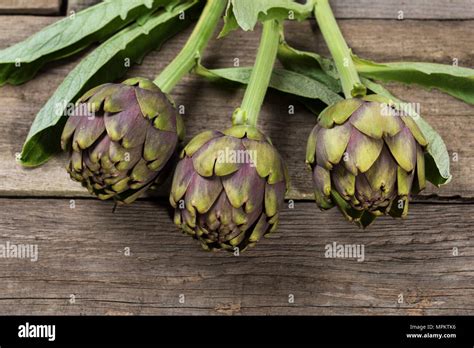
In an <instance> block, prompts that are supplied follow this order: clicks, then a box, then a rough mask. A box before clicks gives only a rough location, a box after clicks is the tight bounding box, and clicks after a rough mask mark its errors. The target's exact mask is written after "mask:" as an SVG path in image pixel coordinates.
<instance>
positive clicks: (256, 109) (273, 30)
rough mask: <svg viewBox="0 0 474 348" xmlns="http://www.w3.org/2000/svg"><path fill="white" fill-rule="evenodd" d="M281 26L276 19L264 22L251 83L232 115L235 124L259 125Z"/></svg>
mask: <svg viewBox="0 0 474 348" xmlns="http://www.w3.org/2000/svg"><path fill="white" fill-rule="evenodd" d="M280 28H281V24H280V23H279V22H278V21H276V20H267V21H265V22H263V31H262V38H261V39H260V45H259V47H258V52H257V57H256V59H255V64H254V66H253V69H252V74H251V75H250V80H249V84H248V86H247V89H246V90H245V95H244V98H243V100H242V105H241V106H240V108H239V109H237V110H236V111H235V112H234V115H233V117H232V118H233V120H232V123H233V124H234V125H243V124H247V125H252V126H256V125H257V120H258V115H259V114H260V109H261V107H262V104H263V100H264V99H265V94H266V92H267V88H268V85H269V83H270V78H271V76H272V71H273V65H274V63H275V59H276V56H277V51H278V44H279V41H280Z"/></svg>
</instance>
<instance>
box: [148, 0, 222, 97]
mask: <svg viewBox="0 0 474 348" xmlns="http://www.w3.org/2000/svg"><path fill="white" fill-rule="evenodd" d="M226 5H227V1H223V0H207V3H206V6H205V7H204V10H203V11H202V13H201V16H200V17H199V20H198V22H197V23H196V26H195V27H194V30H193V32H192V33H191V35H190V36H189V38H188V40H187V41H186V44H185V45H184V47H183V48H182V50H181V51H180V52H179V54H178V55H177V56H176V57H175V58H174V59H173V61H172V62H171V63H170V64H169V65H168V66H167V67H166V68H165V69H164V70H163V71H162V72H161V74H159V75H158V76H157V77H156V79H155V80H154V81H153V82H154V83H155V84H156V85H157V86H158V87H159V88H160V89H161V90H162V91H163V92H164V93H169V92H171V90H172V89H173V88H174V86H175V85H176V84H177V83H178V82H179V81H180V80H181V79H182V78H183V77H184V76H185V75H186V74H187V73H189V72H190V71H191V70H192V69H193V68H194V67H195V65H196V63H197V62H198V60H199V58H200V57H201V55H202V52H203V51H204V49H205V48H206V46H207V43H208V42H209V40H210V39H211V37H212V34H213V33H214V30H215V28H216V26H217V23H219V19H220V18H221V15H222V14H223V13H224V9H225V7H226Z"/></svg>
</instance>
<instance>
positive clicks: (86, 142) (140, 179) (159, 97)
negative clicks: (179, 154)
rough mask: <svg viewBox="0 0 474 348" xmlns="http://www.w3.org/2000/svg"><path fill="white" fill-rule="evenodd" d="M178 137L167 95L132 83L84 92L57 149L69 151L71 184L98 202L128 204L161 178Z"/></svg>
mask: <svg viewBox="0 0 474 348" xmlns="http://www.w3.org/2000/svg"><path fill="white" fill-rule="evenodd" d="M183 133H184V129H183V123H182V120H181V117H180V115H179V114H178V113H177V112H176V110H175V108H174V107H173V105H172V103H171V102H170V100H169V99H168V98H167V96H166V95H165V94H164V93H163V92H161V90H160V89H159V88H158V87H157V86H156V85H155V84H153V82H151V81H149V80H147V79H143V78H132V79H129V80H126V81H124V82H122V83H120V84H112V83H107V84H103V85H100V86H97V87H95V88H93V89H91V90H90V91H89V92H87V93H85V94H84V96H83V97H82V98H80V99H79V100H78V103H77V104H76V107H75V109H74V112H73V113H72V114H71V115H70V116H69V118H68V120H67V122H66V125H65V127H64V130H63V133H62V136H61V147H62V148H63V149H64V150H67V149H69V150H70V161H69V164H68V166H67V170H68V172H69V173H70V176H71V178H72V179H74V180H76V181H79V182H81V183H82V185H83V186H85V187H87V189H88V190H89V192H90V193H91V194H94V195H95V196H97V197H98V198H99V199H109V198H112V199H114V200H115V201H117V202H119V203H131V202H133V201H134V200H135V199H136V198H138V197H139V196H140V195H141V194H142V193H143V192H144V191H146V190H147V189H148V188H149V187H150V186H151V185H152V184H154V183H159V182H161V181H162V180H163V179H164V176H165V175H166V174H167V171H166V169H167V168H168V166H167V165H168V162H169V160H170V158H171V157H172V156H173V153H175V150H176V148H177V145H178V143H179V140H181V139H182V138H183Z"/></svg>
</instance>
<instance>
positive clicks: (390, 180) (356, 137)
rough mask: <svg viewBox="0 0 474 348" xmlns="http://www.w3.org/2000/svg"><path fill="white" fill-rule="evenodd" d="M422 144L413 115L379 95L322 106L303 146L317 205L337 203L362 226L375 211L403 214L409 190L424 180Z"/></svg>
mask: <svg viewBox="0 0 474 348" xmlns="http://www.w3.org/2000/svg"><path fill="white" fill-rule="evenodd" d="M426 146H427V141H426V139H425V137H424V136H423V134H422V132H421V131H420V129H419V128H418V126H417V125H416V123H415V121H414V120H413V118H412V117H411V116H408V115H405V116H404V115H401V114H400V112H398V111H397V110H396V109H395V108H394V107H393V105H390V101H389V100H388V99H385V98H383V97H380V96H378V95H370V96H366V97H364V98H362V99H359V98H352V99H346V100H343V101H341V102H338V103H336V104H334V105H332V106H329V107H327V108H326V109H325V110H323V111H322V113H321V114H320V116H319V118H318V122H317V124H316V126H315V127H314V128H313V130H312V132H311V134H310V136H309V139H308V143H307V152H306V162H307V163H308V164H309V165H310V166H311V168H312V171H313V185H314V194H315V199H316V203H317V205H318V206H319V207H320V208H321V209H329V208H332V207H333V206H334V205H337V206H338V207H339V208H340V210H341V211H342V213H343V214H344V216H345V217H346V218H347V219H348V220H350V221H354V222H356V223H357V224H359V225H360V226H361V227H366V226H368V225H369V224H370V223H372V222H373V221H374V219H375V218H376V217H377V216H380V215H391V216H392V217H405V216H406V215H407V213H408V199H409V196H410V193H412V192H414V193H417V192H419V191H421V190H423V189H424V188H425V185H426V180H425V160H424V149H425V147H426Z"/></svg>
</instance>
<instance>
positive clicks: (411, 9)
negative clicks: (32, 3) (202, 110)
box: [68, 0, 474, 19]
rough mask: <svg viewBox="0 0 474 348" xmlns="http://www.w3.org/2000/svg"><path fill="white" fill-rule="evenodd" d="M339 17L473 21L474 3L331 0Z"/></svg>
mask: <svg viewBox="0 0 474 348" xmlns="http://www.w3.org/2000/svg"><path fill="white" fill-rule="evenodd" d="M98 2H100V0H68V11H79V10H81V9H83V8H86V7H88V6H91V5H93V4H96V3H98ZM331 5H332V7H333V10H334V13H335V15H336V17H338V18H377V19H398V18H399V16H400V12H399V11H402V12H403V18H405V19H473V18H474V0H451V1H445V0H411V1H406V0H377V1H373V0H331Z"/></svg>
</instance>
